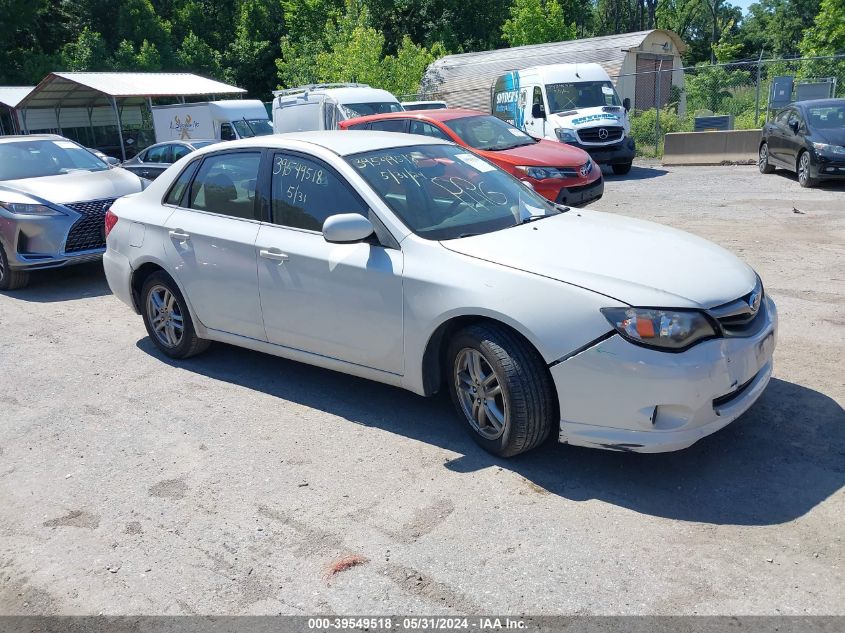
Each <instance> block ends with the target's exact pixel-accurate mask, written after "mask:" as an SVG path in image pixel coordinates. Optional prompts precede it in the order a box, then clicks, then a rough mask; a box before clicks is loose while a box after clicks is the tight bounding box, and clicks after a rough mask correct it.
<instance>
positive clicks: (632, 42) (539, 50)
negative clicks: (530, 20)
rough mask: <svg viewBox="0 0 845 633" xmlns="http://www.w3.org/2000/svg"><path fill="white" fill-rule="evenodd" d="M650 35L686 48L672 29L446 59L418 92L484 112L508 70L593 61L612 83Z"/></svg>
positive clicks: (428, 73) (434, 67)
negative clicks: (493, 89) (495, 85)
mask: <svg viewBox="0 0 845 633" xmlns="http://www.w3.org/2000/svg"><path fill="white" fill-rule="evenodd" d="M654 33H660V34H663V35H665V36H666V37H667V38H668V39H669V40H671V41H672V43H673V44H674V46H675V49H676V54H679V53H683V52H684V50H686V46H685V45H684V43H683V41H681V39H680V38H679V37H678V36H677V35H676V34H675V33H673V32H672V31H664V30H661V29H652V30H649V31H638V32H636V33H621V34H619V35H606V36H602V37H590V38H586V39H581V40H569V41H566V42H553V43H550V44H533V45H530V46H517V47H514V48H502V49H498V50H494V51H483V52H478V53H463V54H459V55H447V56H446V57H443V58H441V59H439V60H437V61H436V62H434V63H433V64H431V65H430V66H429V67H428V69H427V70H426V73H425V77H424V78H423V83H422V91H423V94H425V95H427V96H430V97H432V98H437V99H444V100H446V101H447V102H448V104H449V106H450V107H462V108H475V109H479V110H488V109H489V108H490V87H491V86H492V84H493V81H494V80H495V79H496V77H498V76H499V75H501V74H502V73H504V72H506V71H509V70H521V69H523V68H529V67H531V66H541V65H544V64H572V63H584V64H586V63H597V64H601V66H602V67H604V69H605V71H606V72H607V74H608V75H610V77H611V78H614V79H615V78H616V77H618V76H619V75H620V74H621V73H622V67H623V64H624V63H625V59H626V56H627V55H629V54H632V53H633V54H636V53H637V52H639V49H640V48H641V47H642V45H643V42H644V41H645V40H646V39H647V38H648V37H649V36H650V35H652V34H654ZM642 52H644V53H653V52H656V51H647V50H643V51H642Z"/></svg>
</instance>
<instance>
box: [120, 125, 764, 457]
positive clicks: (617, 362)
mask: <svg viewBox="0 0 845 633" xmlns="http://www.w3.org/2000/svg"><path fill="white" fill-rule="evenodd" d="M106 230H107V232H108V238H107V245H108V248H107V252H106V255H105V257H104V263H105V269H106V275H107V277H108V281H109V285H110V286H111V288H112V290H113V291H114V293H115V294H116V295H117V296H118V297H119V298H121V299H122V300H123V301H124V302H126V303H127V304H129V305H130V306H132V307H133V308H134V309H135V310H136V311H138V312H140V313H141V315H142V316H143V319H144V323H145V325H146V328H147V331H148V333H149V335H150V337H151V338H152V340H153V342H154V343H155V344H156V346H158V348H159V349H160V350H161V351H162V352H164V353H165V354H167V355H169V356H172V357H175V358H185V357H188V356H191V355H193V354H196V353H199V352H201V351H203V350H204V349H205V348H206V347H207V346H208V344H209V341H223V342H226V343H231V344H234V345H240V346H243V347H248V348H251V349H255V350H260V351H264V352H268V353H270V354H275V355H277V356H282V357H286V358H291V359H295V360H299V361H303V362H307V363H312V364H314V365H319V366H322V367H327V368H330V369H335V370H338V371H342V372H346V373H348V374H354V375H356V376H363V377H366V378H371V379H373V380H378V381H381V382H384V383H388V384H391V385H396V386H399V387H403V388H405V389H409V390H411V391H413V392H415V393H418V394H422V395H430V394H433V393H435V392H436V391H437V390H438V389H440V388H441V386H444V385H445V386H446V387H447V388H448V389H449V390H450V391H451V394H452V397H453V400H454V402H455V405H456V407H457V409H458V411H459V413H460V414H461V416H462V417H463V418H464V419H465V420H466V422H467V427H468V428H469V429H470V431H471V432H472V435H473V437H474V438H475V439H476V440H477V441H478V442H479V444H481V445H482V446H483V447H484V448H486V449H488V450H490V451H492V452H495V453H497V454H500V455H514V454H516V453H519V452H522V451H525V450H528V449H530V448H533V447H535V446H537V445H538V444H539V443H540V442H542V441H543V440H544V439H545V438H546V437H547V436H548V435H549V434H550V433H554V434H556V435H557V436H558V438H559V439H560V440H561V441H563V442H569V443H571V444H579V445H584V446H594V447H599V448H607V449H615V450H626V451H629V450H633V451H666V450H674V449H678V448H683V447H685V446H689V445H690V444H692V443H693V442H695V441H696V440H698V439H700V438H702V437H704V436H705V435H708V434H709V433H712V432H714V431H716V430H718V429H720V428H722V427H723V426H725V425H726V424H728V423H729V422H731V421H732V420H734V419H735V418H737V417H738V416H739V415H740V414H741V413H743V412H744V411H745V410H746V409H748V407H750V406H751V405H752V404H753V403H754V401H755V400H756V399H757V398H758V397H759V396H760V394H761V393H762V391H763V389H764V388H765V386H766V384H767V383H768V381H769V377H770V376H771V371H772V350H773V348H774V341H775V328H776V319H777V317H776V312H775V306H774V303H772V301H771V300H770V299H769V298H768V297H767V296H766V295H765V294H764V292H763V288H762V284H761V282H760V279H759V278H758V277H757V275H756V274H755V273H754V271H753V270H751V268H749V267H748V266H747V265H746V264H744V263H742V262H741V261H739V260H738V259H737V258H736V257H734V256H733V255H731V254H730V253H728V252H726V251H724V250H722V249H721V248H719V247H717V246H715V245H713V244H710V243H709V242H706V241H704V240H701V239H699V238H696V237H693V236H692V235H688V234H686V233H682V232H680V231H675V230H672V229H667V228H665V227H661V226H659V225H656V224H650V223H647V222H640V221H636V220H631V219H626V218H622V217H619V216H613V215H608V214H603V213H598V212H594V211H585V210H578V209H569V208H568V207H561V206H559V205H555V204H554V203H551V202H549V201H548V200H546V199H545V198H542V197H541V196H539V195H537V194H536V193H534V192H533V191H532V190H530V189H529V188H528V187H526V186H524V185H523V184H522V183H520V182H519V181H518V180H516V179H514V178H512V177H511V176H509V175H508V174H506V173H505V172H503V171H501V170H499V169H498V168H496V167H495V166H493V165H492V164H490V163H488V162H487V161H485V160H484V159H482V158H479V157H478V156H475V155H474V154H470V153H468V152H466V150H465V149H464V148H461V147H458V146H456V145H453V144H451V143H447V142H445V141H439V140H436V139H432V138H430V137H420V136H414V135H408V134H393V133H385V132H354V131H349V132H311V133H304V134H296V135H294V134H289V135H278V136H264V137H260V138H256V139H250V140H245V141H237V142H234V143H226V144H225V145H223V144H221V145H215V146H212V147H208V148H204V149H201V150H198V151H197V152H195V153H193V154H190V155H189V156H188V157H186V158H183V159H182V160H180V161H179V162H177V163H176V164H174V165H173V167H171V168H170V169H168V170H167V171H166V172H165V173H164V174H163V175H162V176H160V177H159V178H158V179H157V180H156V181H155V182H154V183H153V184H152V185H150V187H149V188H148V189H147V190H146V191H144V192H143V193H141V194H139V195H137V196H133V197H130V198H125V199H121V200H118V201H117V202H116V203H115V204H114V206H113V207H112V208H111V210H110V211H109V212H108V214H107V217H106ZM703 271H708V273H707V274H706V275H705V274H702V273H703Z"/></svg>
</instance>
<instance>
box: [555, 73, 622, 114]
mask: <svg viewBox="0 0 845 633" xmlns="http://www.w3.org/2000/svg"><path fill="white" fill-rule="evenodd" d="M546 96H547V97H548V99H549V111H550V112H552V113H553V114H554V113H556V112H564V111H566V110H578V109H580V108H600V107H602V106H618V105H621V102H620V101H619V95H618V94H616V90H615V89H614V88H613V84H612V83H610V82H609V81H579V82H577V83H564V84H546Z"/></svg>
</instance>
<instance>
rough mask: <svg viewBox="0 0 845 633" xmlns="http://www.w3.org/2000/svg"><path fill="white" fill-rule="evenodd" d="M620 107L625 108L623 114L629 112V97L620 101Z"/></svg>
mask: <svg viewBox="0 0 845 633" xmlns="http://www.w3.org/2000/svg"><path fill="white" fill-rule="evenodd" d="M622 107H623V108H625V112H630V111H631V98H630V97H625V98H624V99H622Z"/></svg>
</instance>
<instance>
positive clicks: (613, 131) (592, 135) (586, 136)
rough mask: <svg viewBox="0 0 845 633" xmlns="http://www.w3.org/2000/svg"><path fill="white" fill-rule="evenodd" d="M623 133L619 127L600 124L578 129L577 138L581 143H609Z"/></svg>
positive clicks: (619, 137) (620, 136)
mask: <svg viewBox="0 0 845 633" xmlns="http://www.w3.org/2000/svg"><path fill="white" fill-rule="evenodd" d="M602 130H604V131H602ZM624 133H625V131H624V130H623V129H622V128H621V127H616V126H604V125H601V126H597V127H585V128H584V129H582V130H578V138H580V139H581V142H582V143H611V142H613V141H618V140H620V139H621V138H622V136H623V135H624ZM605 134H606V136H605Z"/></svg>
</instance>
